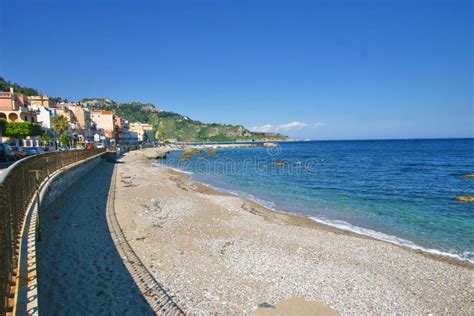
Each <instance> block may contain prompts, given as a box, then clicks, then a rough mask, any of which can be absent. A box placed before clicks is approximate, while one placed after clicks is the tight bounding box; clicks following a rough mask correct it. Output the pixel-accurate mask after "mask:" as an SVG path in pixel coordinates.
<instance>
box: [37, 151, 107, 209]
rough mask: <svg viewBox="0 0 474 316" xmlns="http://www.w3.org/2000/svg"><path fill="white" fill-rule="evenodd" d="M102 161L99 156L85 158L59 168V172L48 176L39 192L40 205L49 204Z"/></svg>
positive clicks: (45, 205) (43, 206)
mask: <svg viewBox="0 0 474 316" xmlns="http://www.w3.org/2000/svg"><path fill="white" fill-rule="evenodd" d="M101 161H102V158H101V157H97V158H93V159H90V160H86V161H84V162H80V163H77V164H75V165H72V166H70V167H66V168H64V170H59V171H60V172H59V173H57V174H55V175H54V176H52V177H51V178H50V180H49V181H48V183H47V184H46V185H45V187H44V188H43V189H42V190H41V194H40V207H41V208H45V207H48V206H49V205H51V203H53V202H54V201H55V200H56V199H57V198H58V197H59V196H60V195H61V194H62V193H63V192H65V191H66V190H67V189H69V188H70V187H71V186H72V185H73V184H74V183H75V182H76V181H77V180H78V179H79V178H80V177H81V176H83V175H84V174H85V173H87V172H88V171H89V170H91V169H92V168H94V167H95V166H97V165H98V164H99V163H100V162H101Z"/></svg>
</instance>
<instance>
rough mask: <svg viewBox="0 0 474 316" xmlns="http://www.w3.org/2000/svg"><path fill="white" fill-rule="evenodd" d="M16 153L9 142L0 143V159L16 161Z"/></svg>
mask: <svg viewBox="0 0 474 316" xmlns="http://www.w3.org/2000/svg"><path fill="white" fill-rule="evenodd" d="M14 160H15V153H14V152H13V150H12V149H11V147H10V146H9V145H8V144H0V161H14Z"/></svg>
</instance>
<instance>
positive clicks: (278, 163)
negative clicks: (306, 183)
mask: <svg viewBox="0 0 474 316" xmlns="http://www.w3.org/2000/svg"><path fill="white" fill-rule="evenodd" d="M273 165H274V166H277V167H283V166H288V162H287V161H275V162H274V163H273Z"/></svg>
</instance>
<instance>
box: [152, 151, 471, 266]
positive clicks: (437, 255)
mask: <svg viewBox="0 0 474 316" xmlns="http://www.w3.org/2000/svg"><path fill="white" fill-rule="evenodd" d="M202 148H205V147H202ZM232 148H233V147H232ZM184 150H186V148H183V149H174V150H172V151H184ZM152 166H156V167H159V168H167V169H169V170H172V171H173V172H176V173H179V174H181V175H183V176H186V177H189V181H194V182H196V183H199V184H200V185H203V186H205V187H208V188H209V189H211V190H215V191H217V192H221V193H224V194H228V195H231V196H236V197H239V198H241V199H244V200H247V201H251V202H254V203H257V204H259V206H260V207H263V208H265V209H267V210H268V211H270V212H277V213H283V214H287V215H294V216H299V217H303V218H305V219H309V220H311V221H312V222H313V223H314V224H317V225H316V226H318V227H319V228H324V229H326V230H328V229H329V230H331V231H335V232H339V233H343V234H348V233H349V234H352V235H354V236H357V237H361V238H370V239H373V240H377V241H381V242H385V243H388V244H391V245H395V246H398V247H401V248H403V249H408V250H410V251H414V252H416V253H419V254H422V255H424V256H427V257H429V258H432V259H435V260H440V261H444V262H448V263H451V264H456V265H459V266H463V267H466V268H469V269H473V270H474V261H471V260H469V259H464V258H462V257H460V256H459V255H457V254H454V253H448V252H444V251H441V250H438V249H430V248H425V247H423V246H419V245H417V244H415V243H413V242H412V241H410V240H407V239H403V238H399V237H397V236H394V235H387V234H385V233H383V232H379V231H375V230H372V229H368V228H363V227H359V226H354V225H352V224H350V223H347V222H343V224H344V225H347V226H351V227H352V228H353V229H351V228H342V227H338V226H336V224H333V223H328V222H327V221H326V220H323V219H319V218H316V217H311V216H309V215H305V214H303V213H299V212H293V211H283V210H279V209H275V208H273V207H270V206H268V205H265V204H264V203H262V201H259V200H258V199H252V198H249V197H246V196H242V195H240V194H238V193H237V192H232V191H230V190H226V189H222V188H218V187H215V186H213V185H211V184H209V183H205V182H202V181H199V180H196V179H193V177H192V176H193V174H194V173H192V172H190V171H186V170H181V169H179V168H174V167H171V166H167V165H166V164H161V163H160V162H152ZM269 202H272V201H269ZM356 229H359V230H367V231H369V232H368V233H366V234H364V233H362V232H357V231H356ZM371 233H374V234H378V235H382V236H384V237H385V236H386V237H387V239H383V238H381V237H377V236H374V235H373V234H372V235H371ZM390 238H393V239H398V240H400V242H396V241H393V240H388V239H390ZM402 242H406V243H411V244H412V245H407V244H403V243H402Z"/></svg>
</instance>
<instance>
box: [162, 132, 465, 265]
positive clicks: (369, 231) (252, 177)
mask: <svg viewBox="0 0 474 316" xmlns="http://www.w3.org/2000/svg"><path fill="white" fill-rule="evenodd" d="M279 146H280V147H278V148H271V149H267V148H263V147H259V148H250V149H248V148H242V149H219V150H218V151H217V155H216V156H217V157H213V155H212V154H206V153H202V154H201V155H199V156H193V157H192V158H191V159H190V160H188V161H183V160H181V158H182V152H174V153H171V154H170V155H169V156H168V159H166V160H164V161H163V162H162V163H164V164H166V165H167V166H170V167H173V168H178V169H181V170H185V171H188V172H192V173H193V178H194V179H196V180H198V181H201V182H204V183H207V184H209V185H211V186H213V187H216V188H218V189H221V190H225V191H228V192H232V193H234V194H238V195H241V196H244V197H247V198H250V199H254V200H256V201H258V202H260V203H262V204H264V205H266V206H269V207H271V208H274V209H277V210H282V211H287V212H292V213H298V214H303V215H306V216H309V217H311V218H312V219H314V220H315V221H319V222H322V223H326V224H329V225H332V226H336V227H339V228H343V229H348V230H351V231H354V232H358V233H361V234H365V235H370V236H373V237H376V238H378V239H382V240H386V241H390V242H394V243H397V244H403V245H405V246H408V247H411V248H418V249H424V250H428V251H431V252H434V253H442V254H445V255H450V256H455V257H458V258H461V259H463V260H468V261H471V262H474V204H473V203H462V202H457V201H456V200H455V198H456V197H458V196H473V195H474V179H470V178H466V177H464V175H466V174H472V173H474V139H430V140H367V141H311V142H289V143H281V144H279ZM282 161H284V162H287V164H286V163H280V165H279V166H277V165H276V164H275V162H277V164H278V162H282Z"/></svg>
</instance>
